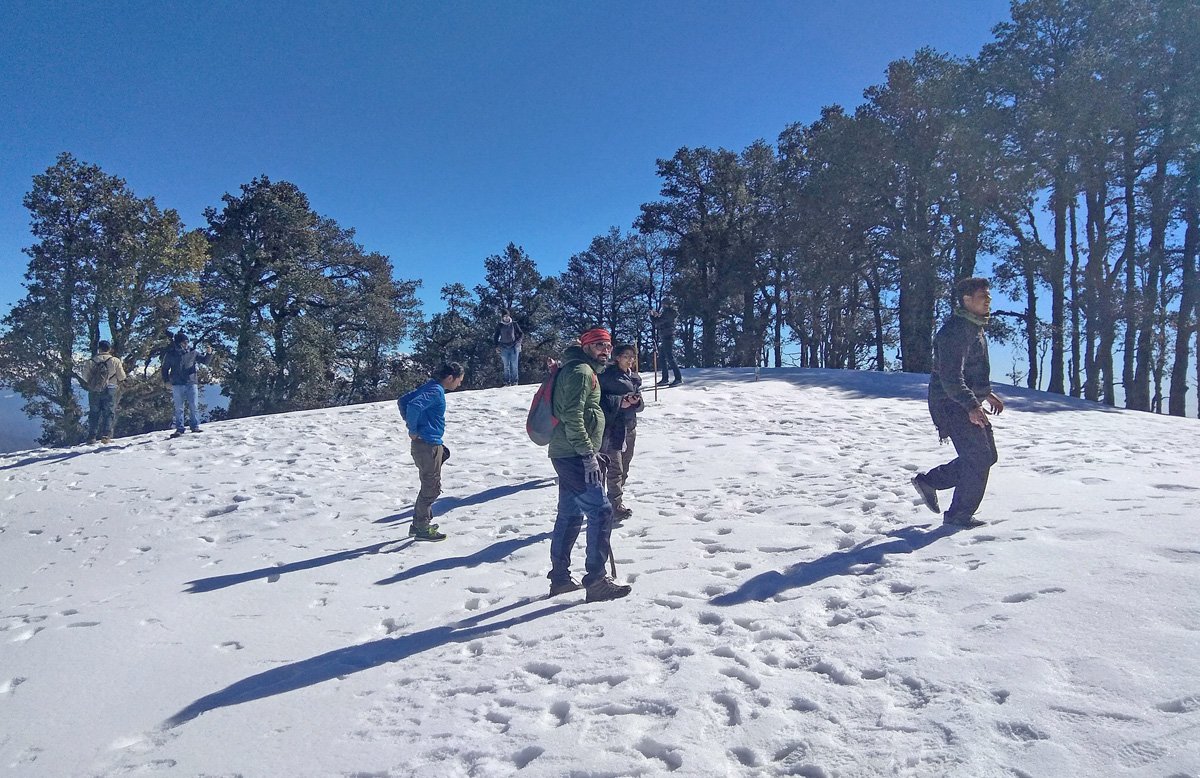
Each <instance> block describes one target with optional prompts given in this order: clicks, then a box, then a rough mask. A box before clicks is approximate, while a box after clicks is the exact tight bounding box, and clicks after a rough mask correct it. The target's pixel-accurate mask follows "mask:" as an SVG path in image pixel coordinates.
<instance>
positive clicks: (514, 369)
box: [500, 346, 521, 386]
mask: <svg viewBox="0 0 1200 778" xmlns="http://www.w3.org/2000/svg"><path fill="white" fill-rule="evenodd" d="M500 362H501V364H503V365H504V384H505V386H507V385H508V384H515V383H519V381H520V379H519V378H518V375H517V374H518V370H519V368H520V364H521V347H520V346H501V347H500Z"/></svg>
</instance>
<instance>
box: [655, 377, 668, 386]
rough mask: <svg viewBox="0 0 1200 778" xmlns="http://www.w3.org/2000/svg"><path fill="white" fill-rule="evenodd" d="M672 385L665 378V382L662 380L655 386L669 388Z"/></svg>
mask: <svg viewBox="0 0 1200 778" xmlns="http://www.w3.org/2000/svg"><path fill="white" fill-rule="evenodd" d="M670 383H671V382H670V381H668V380H667V379H665V378H664V379H663V380H661V381H659V382H658V383H657V384H655V386H667V385H669V384H670Z"/></svg>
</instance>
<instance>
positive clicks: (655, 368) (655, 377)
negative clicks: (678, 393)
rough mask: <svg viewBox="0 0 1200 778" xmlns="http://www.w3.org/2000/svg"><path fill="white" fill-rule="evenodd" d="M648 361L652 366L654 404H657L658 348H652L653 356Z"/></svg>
mask: <svg viewBox="0 0 1200 778" xmlns="http://www.w3.org/2000/svg"><path fill="white" fill-rule="evenodd" d="M650 361H651V362H652V363H653V365H654V379H653V380H654V402H658V346H657V345H656V346H655V347H654V356H653V357H651V359H650Z"/></svg>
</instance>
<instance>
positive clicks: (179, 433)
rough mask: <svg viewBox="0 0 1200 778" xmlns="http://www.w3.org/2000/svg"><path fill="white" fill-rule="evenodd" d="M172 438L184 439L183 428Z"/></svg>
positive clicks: (176, 431)
mask: <svg viewBox="0 0 1200 778" xmlns="http://www.w3.org/2000/svg"><path fill="white" fill-rule="evenodd" d="M171 437H173V438H182V437H183V427H180V428H179V429H177V430H175V432H174V433H173V434H172V435H171Z"/></svg>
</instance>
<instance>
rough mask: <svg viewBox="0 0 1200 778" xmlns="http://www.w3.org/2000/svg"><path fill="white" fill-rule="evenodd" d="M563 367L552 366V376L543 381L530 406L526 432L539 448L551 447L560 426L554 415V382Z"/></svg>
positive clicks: (556, 364) (526, 420)
mask: <svg viewBox="0 0 1200 778" xmlns="http://www.w3.org/2000/svg"><path fill="white" fill-rule="evenodd" d="M560 370H562V366H561V365H559V364H558V363H557V362H556V363H555V364H553V365H551V366H550V374H549V375H547V376H546V378H545V380H543V381H542V384H541V386H539V387H538V390H537V393H536V394H534V395H533V402H531V403H530V404H529V415H528V416H526V417H525V432H527V433H528V434H529V439H530V440H532V441H533V442H534V443H536V444H538V445H539V446H548V445H550V436H551V435H552V434H554V428H555V427H557V426H558V418H557V417H556V416H555V415H554V381H555V379H557V378H558V371H560Z"/></svg>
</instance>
